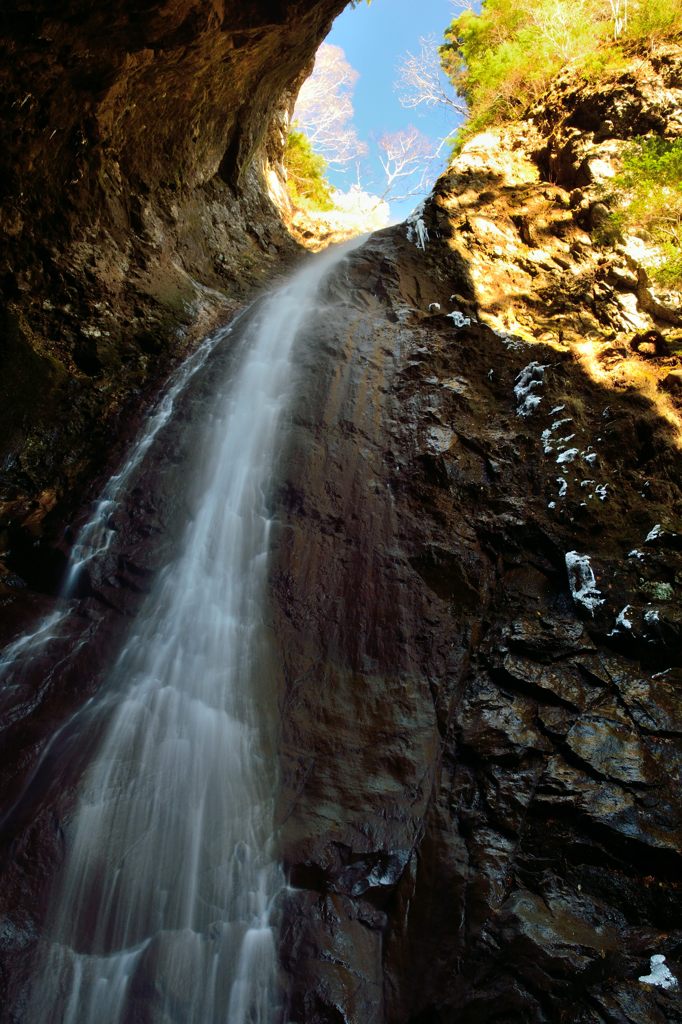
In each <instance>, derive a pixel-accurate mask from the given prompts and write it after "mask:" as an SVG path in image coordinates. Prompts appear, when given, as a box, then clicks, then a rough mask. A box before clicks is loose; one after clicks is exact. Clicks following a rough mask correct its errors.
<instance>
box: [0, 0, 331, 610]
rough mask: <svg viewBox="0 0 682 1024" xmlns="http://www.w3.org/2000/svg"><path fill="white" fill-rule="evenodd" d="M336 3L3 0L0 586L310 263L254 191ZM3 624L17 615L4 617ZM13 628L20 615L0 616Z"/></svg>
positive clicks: (56, 564)
mask: <svg viewBox="0 0 682 1024" xmlns="http://www.w3.org/2000/svg"><path fill="white" fill-rule="evenodd" d="M344 6H345V4H344V0H298V2H278V3H268V4H259V3H248V2H247V3H238V4H237V3H227V2H225V0H211V2H204V0H168V2H164V3H158V2H155V3H142V4H136V3H131V2H127V0H120V2H114V3H113V4H109V5H107V6H106V8H101V10H96V9H95V8H94V7H93V5H92V4H90V3H86V2H85V0H83V2H78V0H58V2H52V0H50V2H47V0H46V2H40V0H36V2H21V0H12V2H9V3H7V4H4V5H3V9H2V12H0V86H1V88H0V97H1V98H0V105H1V117H2V122H3V146H2V153H1V154H0V294H1V299H2V305H1V314H0V315H1V317H2V320H1V325H0V329H1V334H2V348H1V349H0V360H1V361H2V363H1V370H0V460H1V463H0V464H1V465H2V471H1V475H0V538H1V541H2V542H1V543H0V550H1V551H2V554H1V555H0V565H1V566H2V568H1V569H0V577H1V578H0V588H2V593H3V594H4V595H5V597H6V600H7V602H8V603H10V604H20V605H22V607H23V605H24V604H25V603H26V599H23V600H22V598H21V595H19V594H18V589H19V588H20V587H21V583H22V581H24V582H27V583H28V584H29V586H30V587H31V588H33V589H34V590H35V591H37V592H38V593H50V592H51V591H52V590H53V589H54V587H55V585H56V580H57V579H58V576H59V573H60V571H61V568H62V566H63V556H62V552H61V551H60V550H59V547H60V543H61V534H62V531H63V528H64V525H65V522H68V520H69V517H70V516H71V515H72V514H73V513H74V511H75V509H76V508H77V507H78V505H79V504H80V503H82V500H83V494H84V490H85V489H86V488H87V486H88V485H89V484H90V483H91V482H92V480H93V477H98V478H100V479H101V478H103V477H104V476H105V475H106V473H107V472H110V471H111V469H112V468H113V467H115V466H116V464H117V462H118V461H119V460H120V457H121V451H122V448H121V445H122V444H124V443H125V441H126V439H129V437H130V433H131V425H134V424H136V423H137V422H139V415H140V413H144V410H145V409H146V408H147V407H148V404H149V399H150V397H151V395H152V394H153V393H154V389H155V388H158V385H159V383H160V382H161V381H162V380H163V379H164V378H165V376H166V375H167V373H168V371H169V369H170V368H171V366H172V365H173V364H174V362H176V361H177V360H178V358H180V357H181V356H182V355H183V354H185V353H187V352H188V351H189V350H191V348H192V346H193V344H194V343H195V342H196V340H197V339H198V338H199V337H200V336H201V335H202V333H204V332H205V331H206V330H207V329H208V328H209V327H210V326H211V324H213V323H215V322H216V321H217V320H220V319H223V320H224V319H226V318H227V317H229V316H230V315H231V314H232V313H233V312H234V310H235V308H237V307H238V306H239V305H240V304H241V303H242V302H243V300H244V297H245V296H246V295H251V294H253V292H254V290H256V289H257V288H258V287H260V286H261V285H262V283H263V282H264V281H266V280H268V281H269V280H271V279H272V278H273V276H275V275H276V274H277V273H278V272H279V269H280V268H281V267H282V266H283V265H286V264H287V263H290V262H291V260H292V259H293V258H294V257H295V256H296V255H297V253H299V252H300V250H299V247H298V246H297V245H296V244H295V243H294V242H293V240H292V239H291V238H290V236H289V234H288V232H287V231H286V230H285V229H284V227H283V225H282V223H281V221H280V218H279V216H278V214H277V212H276V210H275V209H274V207H273V205H272V202H271V200H270V198H269V196H268V193H267V189H266V188H265V186H264V175H265V174H266V173H267V172H268V170H269V169H270V167H272V166H273V165H274V166H276V164H277V162H278V160H279V159H280V156H281V149H282V144H283V136H282V127H281V119H282V112H283V111H284V110H286V108H287V106H288V103H289V101H290V96H291V90H292V89H294V90H295V89H296V87H297V85H298V84H299V83H300V80H301V76H302V74H303V73H304V72H305V69H306V68H307V67H308V66H309V65H310V62H311V60H312V58H313V56H314V53H315V50H316V48H317V46H318V45H319V43H320V42H321V40H322V39H323V37H324V36H325V35H326V33H327V32H328V30H329V27H330V25H331V21H332V19H333V17H334V16H335V15H336V14H338V13H339V11H340V10H341V9H342V8H343V7H344ZM7 619H8V622H9V616H8V617H7ZM10 625H11V624H10Z"/></svg>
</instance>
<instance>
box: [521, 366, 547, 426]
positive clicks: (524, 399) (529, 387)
mask: <svg viewBox="0 0 682 1024" xmlns="http://www.w3.org/2000/svg"><path fill="white" fill-rule="evenodd" d="M546 369H547V366H543V365H542V364H541V363H538V362H532V363H529V364H528V366H525V367H524V368H523V370H521V372H520V373H519V375H518V376H517V378H516V384H515V385H514V394H515V395H516V415H517V416H530V415H531V414H532V413H533V412H534V411H535V409H537V407H538V406H539V404H540V402H541V401H542V398H541V397H540V396H539V395H536V394H535V391H536V390H537V389H538V388H541V387H542V384H543V380H544V376H545V370H546Z"/></svg>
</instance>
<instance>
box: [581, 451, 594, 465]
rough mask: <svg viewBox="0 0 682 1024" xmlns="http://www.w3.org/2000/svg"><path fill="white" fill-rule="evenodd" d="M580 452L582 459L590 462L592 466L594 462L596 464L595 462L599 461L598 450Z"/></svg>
mask: <svg viewBox="0 0 682 1024" xmlns="http://www.w3.org/2000/svg"><path fill="white" fill-rule="evenodd" d="M580 454H581V456H582V459H583V461H584V462H589V464H590V466H594V464H595V462H596V461H597V458H598V456H597V453H596V452H589V451H584V452H581V453H580Z"/></svg>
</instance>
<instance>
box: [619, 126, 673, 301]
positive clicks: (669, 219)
mask: <svg viewBox="0 0 682 1024" xmlns="http://www.w3.org/2000/svg"><path fill="white" fill-rule="evenodd" d="M613 187H614V196H613V197H614V199H616V201H618V206H617V208H616V209H615V210H614V212H613V213H612V214H611V217H610V220H609V222H607V225H606V230H607V232H608V231H609V229H610V230H612V231H614V232H618V233H620V234H623V233H627V232H633V233H634V232H641V233H642V234H643V235H645V237H647V238H648V239H650V240H651V241H652V242H653V243H654V245H656V247H657V248H658V250H659V252H660V253H661V262H660V263H659V264H658V265H656V266H651V267H650V268H648V270H649V274H650V276H651V277H652V278H654V280H657V281H660V282H661V284H665V285H667V286H669V287H676V288H680V287H682V139H662V138H659V137H654V138H644V139H635V140H634V141H633V142H632V144H631V145H630V147H629V148H628V150H627V151H626V153H625V156H624V158H623V169H622V171H621V172H620V174H618V175H617V176H616V178H614V180H613Z"/></svg>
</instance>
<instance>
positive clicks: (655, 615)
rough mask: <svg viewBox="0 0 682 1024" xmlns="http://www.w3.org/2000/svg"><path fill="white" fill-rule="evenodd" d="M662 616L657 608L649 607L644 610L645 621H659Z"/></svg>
mask: <svg viewBox="0 0 682 1024" xmlns="http://www.w3.org/2000/svg"><path fill="white" fill-rule="evenodd" d="M660 617H661V616H660V613H659V611H658V609H656V608H647V610H646V611H645V612H644V621H645V622H648V623H651V622H658V621H659V619H660Z"/></svg>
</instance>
